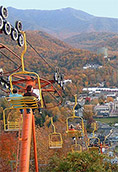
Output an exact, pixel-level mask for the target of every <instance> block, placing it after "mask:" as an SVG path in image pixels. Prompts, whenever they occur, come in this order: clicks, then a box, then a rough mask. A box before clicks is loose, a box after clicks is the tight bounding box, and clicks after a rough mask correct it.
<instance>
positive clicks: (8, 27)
mask: <svg viewBox="0 0 118 172" xmlns="http://www.w3.org/2000/svg"><path fill="white" fill-rule="evenodd" d="M3 30H4V33H5V34H6V35H10V34H11V24H10V23H9V22H4V27H3Z"/></svg>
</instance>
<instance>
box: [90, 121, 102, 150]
mask: <svg viewBox="0 0 118 172" xmlns="http://www.w3.org/2000/svg"><path fill="white" fill-rule="evenodd" d="M91 127H92V128H93V133H92V134H93V136H92V137H91V138H89V139H88V150H90V151H93V150H97V151H99V148H100V139H99V138H98V137H95V131H96V130H97V124H96V122H93V123H92V124H91Z"/></svg>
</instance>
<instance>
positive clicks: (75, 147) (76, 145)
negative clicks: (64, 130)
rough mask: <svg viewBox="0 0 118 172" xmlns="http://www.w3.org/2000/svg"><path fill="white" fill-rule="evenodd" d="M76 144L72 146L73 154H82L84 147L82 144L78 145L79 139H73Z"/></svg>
mask: <svg viewBox="0 0 118 172" xmlns="http://www.w3.org/2000/svg"><path fill="white" fill-rule="evenodd" d="M73 141H74V144H73V145H71V150H72V152H78V153H81V152H82V146H81V145H80V144H78V143H77V137H74V138H73Z"/></svg>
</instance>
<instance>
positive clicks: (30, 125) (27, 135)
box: [0, 7, 62, 172]
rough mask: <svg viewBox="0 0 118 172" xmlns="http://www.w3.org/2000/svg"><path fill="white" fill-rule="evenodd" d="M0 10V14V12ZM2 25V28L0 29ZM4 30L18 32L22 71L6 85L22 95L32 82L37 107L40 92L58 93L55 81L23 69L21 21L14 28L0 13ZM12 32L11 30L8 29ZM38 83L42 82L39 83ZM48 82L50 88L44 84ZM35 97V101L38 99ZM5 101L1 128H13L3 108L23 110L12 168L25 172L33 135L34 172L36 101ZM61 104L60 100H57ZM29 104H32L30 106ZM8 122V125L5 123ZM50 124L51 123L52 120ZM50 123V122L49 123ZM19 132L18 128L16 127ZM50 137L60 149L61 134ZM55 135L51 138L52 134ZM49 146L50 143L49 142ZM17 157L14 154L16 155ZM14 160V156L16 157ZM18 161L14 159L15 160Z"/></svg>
mask: <svg viewBox="0 0 118 172" xmlns="http://www.w3.org/2000/svg"><path fill="white" fill-rule="evenodd" d="M1 9H2V14H4V15H6V16H7V9H6V8H4V7H1ZM1 9H0V13H1ZM2 22H3V23H6V24H5V26H4V27H3V25H2ZM3 28H4V29H3ZM3 30H4V32H5V34H6V35H10V33H11V32H12V30H15V31H14V34H13V35H12V38H14V40H17V39H15V38H16V37H17V33H16V31H17V32H18V44H19V45H20V46H24V50H23V52H22V54H21V67H22V71H20V72H16V71H17V70H16V71H15V72H14V73H12V74H11V75H10V76H9V84H10V89H11V92H12V90H13V88H15V87H16V88H18V90H19V92H20V93H21V94H22V93H24V90H25V89H26V87H27V85H32V86H33V87H34V89H38V94H39V100H40V104H41V108H43V107H44V105H45V104H44V101H43V97H42V91H43V92H49V93H51V92H53V93H57V94H58V96H60V92H58V91H57V90H56V89H55V88H54V87H53V83H54V82H55V81H54V80H52V81H51V80H50V81H46V80H44V79H42V80H41V79H40V78H39V75H38V74H37V73H35V72H29V71H26V70H25V69H24V60H23V56H24V54H25V52H26V49H27V45H26V36H25V32H23V31H22V24H21V22H16V27H15V29H14V28H13V27H12V26H11V25H10V23H9V22H7V21H6V18H5V17H4V16H3V15H2V17H1V15H0V31H1V32H2V31H3ZM12 33H13V32H12ZM0 48H6V47H5V46H4V45H2V46H0ZM41 82H42V85H41ZM49 85H51V86H50V87H48V86H49ZM39 100H38V101H39ZM7 101H8V102H9V103H10V107H9V108H6V109H5V110H4V112H3V120H4V129H5V130H10V131H11V130H13V128H14V129H16V128H17V127H16V126H15V125H16V124H15V122H16V120H15V121H14V124H13V123H12V122H11V121H10V119H11V118H10V116H9V115H10V113H9V115H8V116H7V117H6V112H7V111H12V110H14V109H15V110H16V111H17V110H20V109H23V110H24V112H23V120H21V121H23V123H22V135H21V138H19V142H20V155H19V166H16V171H17V170H18V171H19V172H21V171H22V172H29V160H30V146H31V136H33V146H34V158H35V171H36V172H38V160H37V149H36V136H35V119H34V115H33V112H32V109H33V108H37V107H38V105H37V100H36V99H35V98H34V97H19V98H8V99H7ZM59 103H61V102H59ZM31 104H32V105H31ZM26 109H30V112H29V113H27V110H26ZM9 122H11V125H10V124H9ZM52 125H53V123H52ZM53 126H54V125H53ZM19 131H20V129H19ZM50 136H51V139H54V138H56V139H57V140H56V143H55V144H54V140H53V141H52V142H50V143H51V144H53V145H52V148H61V147H62V137H61V134H60V133H56V132H55V128H54V132H53V133H52V134H51V135H50ZM54 136H55V137H54ZM50 147H51V145H50ZM17 157H18V155H17ZM17 160H18V159H17ZM16 164H18V162H17V163H16Z"/></svg>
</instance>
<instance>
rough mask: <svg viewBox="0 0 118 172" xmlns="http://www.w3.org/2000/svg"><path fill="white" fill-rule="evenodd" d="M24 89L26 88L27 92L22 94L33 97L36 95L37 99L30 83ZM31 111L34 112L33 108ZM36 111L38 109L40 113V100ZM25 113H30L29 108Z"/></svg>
mask: <svg viewBox="0 0 118 172" xmlns="http://www.w3.org/2000/svg"><path fill="white" fill-rule="evenodd" d="M26 90H27V92H26V93H25V94H24V95H23V96H33V97H36V98H37V99H38V98H39V97H38V96H37V95H36V94H35V93H33V87H32V85H28V86H27V88H26ZM32 111H33V114H34V111H35V109H32ZM38 111H39V113H41V112H40V101H39V102H38ZM27 113H30V109H27Z"/></svg>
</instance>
